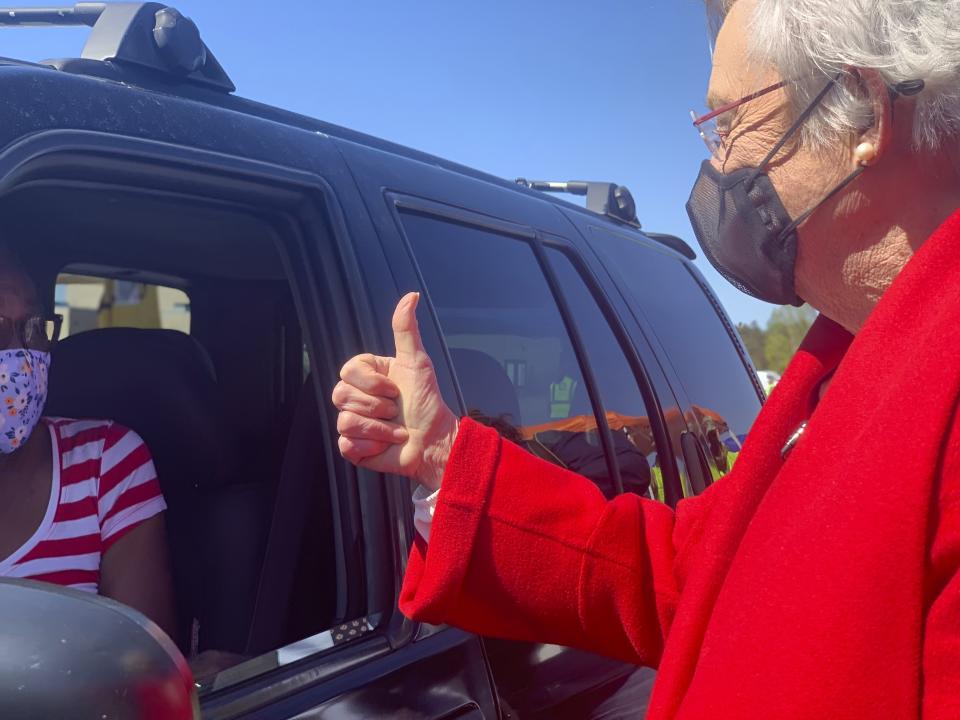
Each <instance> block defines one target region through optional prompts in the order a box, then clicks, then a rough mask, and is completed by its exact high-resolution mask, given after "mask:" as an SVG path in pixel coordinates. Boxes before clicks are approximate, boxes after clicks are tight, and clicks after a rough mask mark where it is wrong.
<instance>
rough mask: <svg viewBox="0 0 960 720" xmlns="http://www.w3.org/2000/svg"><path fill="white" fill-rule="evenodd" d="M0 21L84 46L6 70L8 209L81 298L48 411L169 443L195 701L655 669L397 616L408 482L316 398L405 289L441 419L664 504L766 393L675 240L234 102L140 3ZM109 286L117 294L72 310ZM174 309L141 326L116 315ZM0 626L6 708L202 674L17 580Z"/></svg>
mask: <svg viewBox="0 0 960 720" xmlns="http://www.w3.org/2000/svg"><path fill="white" fill-rule="evenodd" d="M0 24H86V25H89V26H91V28H92V30H91V35H90V39H89V41H88V43H87V46H86V48H85V49H84V53H83V57H81V58H75V59H65V60H56V61H50V62H48V63H44V64H31V63H26V62H19V61H15V60H0V83H2V85H0V87H2V95H3V103H2V105H0V147H2V151H0V218H2V221H3V222H2V227H3V236H4V238H5V239H6V240H8V241H12V242H14V243H15V244H16V246H17V247H18V248H21V249H22V250H23V256H24V257H23V259H24V262H25V264H26V265H27V267H28V269H29V271H30V272H31V274H32V275H33V277H34V278H36V280H37V282H38V284H39V286H40V288H41V290H42V292H43V293H44V297H45V300H46V302H48V303H49V305H50V308H51V310H52V309H54V307H55V306H56V307H57V308H58V309H59V310H60V311H62V312H67V311H69V318H68V327H67V328H66V335H67V336H66V337H65V339H63V340H61V342H60V343H59V344H58V346H57V347H56V348H55V351H54V360H53V366H52V368H53V375H52V377H51V388H50V399H49V403H48V413H49V414H51V415H63V416H69V417H107V418H112V419H114V420H117V421H118V422H122V423H123V424H125V425H128V426H130V427H132V428H134V429H135V430H137V431H138V432H139V433H140V434H141V435H142V436H143V437H144V438H145V439H146V441H147V443H148V444H149V445H150V447H151V449H152V451H153V454H154V457H155V461H156V464H157V468H158V472H159V477H160V481H161V484H162V486H163V490H164V493H165V496H166V499H167V503H168V505H169V511H168V513H167V519H168V533H169V537H170V545H171V555H172V563H173V570H174V580H175V590H176V594H177V609H178V612H179V617H180V620H181V623H180V628H179V633H178V635H177V637H175V638H173V640H174V642H175V643H176V644H177V645H178V646H179V649H180V651H181V652H182V654H183V655H184V656H195V655H197V654H198V653H203V652H209V651H216V652H217V653H218V657H220V658H221V659H222V658H224V657H229V658H230V660H229V662H225V663H223V664H222V666H221V667H219V671H218V672H216V673H213V674H210V675H209V676H206V677H203V678H199V679H198V683H197V686H196V689H197V696H198V697H199V701H198V702H197V701H196V699H195V698H194V699H192V700H191V699H190V698H189V693H188V697H187V700H186V702H187V705H188V706H189V705H190V704H192V705H193V710H190V709H189V708H188V709H187V711H186V713H187V716H189V715H190V713H191V712H196V711H197V710H196V708H197V707H199V712H201V713H202V715H203V717H206V718H224V719H225V718H239V717H243V718H288V717H297V718H321V717H323V718H345V717H358V718H359V717H402V718H494V717H511V718H521V719H529V718H557V717H564V716H579V715H578V713H586V712H587V711H586V710H585V709H584V708H585V707H586V706H587V705H588V704H589V703H590V702H592V700H590V698H596V697H609V696H610V695H612V694H614V693H615V692H616V691H617V689H618V688H619V687H621V685H622V684H623V683H624V682H625V679H627V678H629V677H631V676H635V675H634V674H635V673H637V672H640V673H646V674H648V675H652V671H646V670H642V671H638V670H637V669H636V668H633V667H629V666H624V665H622V664H620V663H616V662H613V661H609V660H606V659H603V658H599V657H595V656H591V655H587V654H585V653H582V652H577V651H573V650H570V649H566V648H561V647H555V646H544V645H537V646H532V645H524V644H518V643H508V642H503V641H497V640H492V639H484V638H480V637H476V636H474V635H471V634H468V633H465V632H462V631H460V630H457V629H453V628H448V627H432V626H427V625H423V624H417V623H414V622H411V621H409V620H407V619H405V618H404V617H403V616H401V615H400V613H399V612H398V611H397V608H396V598H397V594H398V589H399V585H400V581H401V578H402V576H403V572H404V563H405V559H406V553H407V549H408V547H409V546H410V544H411V542H412V539H413V532H414V530H413V526H412V512H411V499H410V493H409V491H408V487H407V486H405V485H403V484H401V483H400V482H398V481H397V480H396V479H385V478H383V477H380V476H378V475H376V474H375V473H372V472H369V471H365V470H358V469H356V468H354V467H352V466H351V465H350V464H348V463H347V462H345V461H343V460H342V459H341V458H340V456H339V454H338V453H337V448H336V436H337V434H336V430H335V420H336V416H335V411H334V409H333V407H332V405H331V404H330V402H329V400H328V398H329V396H330V391H331V389H332V387H333V385H334V384H335V382H336V380H337V374H338V370H339V368H340V366H341V365H342V363H343V362H344V360H345V359H346V358H348V357H350V356H352V355H354V354H356V353H357V352H360V351H373V352H378V353H381V354H389V353H390V352H391V351H392V335H391V329H390V325H389V320H390V317H391V313H392V310H393V307H394V305H395V303H396V301H397V299H398V298H399V297H400V296H401V295H402V294H403V293H405V292H406V291H409V290H420V291H421V292H422V293H423V297H424V300H425V301H424V302H422V303H421V309H422V316H421V325H422V329H423V334H424V340H425V343H426V344H427V348H428V350H429V351H430V354H431V356H432V357H433V358H434V360H435V361H436V365H437V372H438V375H439V379H440V383H441V386H442V390H443V392H444V395H445V397H446V399H447V402H448V403H450V405H451V406H452V407H457V408H459V409H460V411H461V412H462V413H464V414H466V413H470V414H472V415H474V416H475V417H477V418H479V419H481V420H482V421H484V422H488V423H490V424H492V425H494V426H495V427H498V428H499V429H500V430H501V432H503V433H504V434H505V435H506V436H507V437H509V438H510V439H511V440H513V441H514V442H517V443H520V444H523V445H524V446H526V447H527V448H528V449H530V451H531V452H535V453H537V454H538V455H540V456H541V457H543V458H546V459H547V460H549V461H551V462H556V463H559V464H561V465H563V466H565V467H569V468H571V469H574V470H576V471H578V472H581V473H583V474H585V475H587V476H588V477H590V478H591V479H593V480H594V481H595V482H597V483H598V485H599V486H600V487H601V488H602V490H603V491H604V492H605V493H607V495H608V496H614V495H616V494H618V493H623V492H635V493H641V494H645V495H647V496H649V497H651V498H654V499H657V500H660V501H663V502H666V503H668V504H670V505H674V504H675V503H676V502H677V501H678V500H679V499H681V498H682V497H685V496H688V495H691V494H695V493H697V492H700V491H701V490H703V489H704V487H706V486H707V485H708V484H709V483H711V482H713V481H714V480H715V479H716V478H718V477H720V476H722V475H723V474H724V473H725V472H726V471H727V470H729V468H730V466H731V464H732V463H733V462H734V460H735V458H736V453H737V452H738V450H739V447H740V442H741V441H742V439H743V436H744V435H745V434H746V432H747V430H748V428H749V427H750V425H751V423H752V422H753V420H754V418H755V416H756V414H757V412H758V410H759V408H760V405H761V398H762V391H761V390H760V388H759V386H758V384H757V382H756V378H755V373H754V371H753V368H752V366H751V364H750V361H749V359H748V357H747V355H746V353H745V352H744V349H743V347H742V345H741V343H740V341H739V339H738V337H737V335H736V333H735V331H734V329H733V328H732V326H731V324H730V322H729V320H728V318H727V316H726V315H725V313H724V311H723V309H722V308H721V306H720V305H719V303H718V302H717V300H716V298H715V297H714V295H713V293H712V292H711V290H710V288H709V287H708V286H707V284H706V283H705V281H704V280H703V278H702V277H701V275H700V273H699V272H698V271H697V270H696V268H695V267H694V265H693V264H692V263H691V259H692V258H693V257H694V254H693V252H692V251H691V250H690V249H689V248H688V247H687V246H686V245H685V244H684V243H683V242H682V241H680V240H678V239H676V238H672V237H669V236H663V235H657V234H655V233H645V232H643V231H641V229H640V225H639V223H637V222H636V219H635V216H634V213H633V209H632V207H631V205H632V201H631V199H630V196H629V193H627V192H626V190H625V189H624V188H619V187H617V186H615V185H612V184H606V183H571V184H562V183H560V184H558V183H539V182H526V181H522V182H521V181H517V182H508V181H504V180H502V179H499V178H495V177H491V176H488V175H485V174H483V173H480V172H477V171H475V170H471V169H469V168H465V167H461V166H459V165H456V164H454V163H451V162H448V161H445V160H443V159H440V158H436V157H433V156H430V155H426V154H424V153H420V152H417V151H414V150H410V149H407V148H404V147H399V146H397V145H393V144H391V143H388V142H385V141H383V140H378V139H375V138H372V137H368V136H365V135H362V134H360V133H357V132H353V131H350V130H346V129H344V128H340V127H335V126H332V125H329V124H326V123H323V122H320V121H317V120H313V119H310V118H307V117H302V116H299V115H295V114H292V113H288V112H285V111H282V110H278V109H276V108H272V107H266V106H263V105H260V104H257V103H254V102H250V101H248V100H244V99H241V98H239V97H237V96H236V95H234V94H233V90H234V87H233V85H232V83H231V82H230V80H229V79H228V77H227V75H226V74H225V72H224V70H223V69H222V68H221V66H220V65H219V64H218V63H217V61H216V59H215V58H214V56H213V55H212V53H211V52H210V51H209V49H208V48H206V46H205V45H204V44H203V43H202V41H201V40H200V36H199V34H198V32H197V28H196V26H195V25H193V24H192V23H191V22H190V21H189V20H188V19H186V18H184V17H183V16H181V15H180V14H179V13H177V12H176V11H175V10H172V9H170V8H167V7H165V6H163V5H160V4H157V3H118V4H105V3H80V4H78V5H77V6H75V7H73V8H65V9H61V10H15V11H4V12H3V14H2V16H0ZM540 190H566V191H572V192H576V193H580V194H585V195H587V207H586V208H583V207H579V206H577V205H575V204H571V203H567V202H564V201H562V200H559V199H557V198H556V197H555V196H553V195H550V194H547V193H545V192H541V191H540ZM78 278H82V281H81V280H78ZM97 283H100V284H101V285H100V286H101V290H102V289H103V288H104V287H109V288H111V296H110V299H109V302H107V301H106V300H105V299H104V297H103V296H100V298H99V300H97V301H96V302H94V304H93V305H92V306H91V305H87V306H84V305H83V303H82V302H81V301H80V300H76V299H71V298H72V297H73V295H75V294H77V293H80V291H81V290H84V289H85V288H86V289H87V290H89V288H90V287H91V286H96V284H97ZM75 291H76V292H75ZM167 291H169V292H172V293H176V296H177V297H178V298H181V300H180V301H178V302H177V303H173V304H171V305H170V307H168V308H166V309H165V310H164V311H163V313H161V315H162V317H160V319H159V320H158V319H157V317H153V319H152V320H144V317H145V316H144V315H142V314H140V315H138V314H137V313H135V312H131V313H127V314H126V315H124V312H122V311H123V310H124V305H127V306H135V305H136V304H137V303H142V302H143V301H144V300H143V299H144V297H148V296H149V297H153V296H154V295H152V294H151V293H154V294H155V293H157V292H159V293H161V295H162V293H163V292H167ZM81 294H82V293H81ZM78 297H79V295H78ZM161 304H162V303H161ZM108 305H109V306H110V307H109V308H108V309H109V310H110V312H107V311H105V309H104V308H105V307H106V306H108ZM128 309H129V308H128ZM174 312H176V313H179V315H178V318H179V319H178V320H177V321H176V323H173V324H171V322H172V321H171V322H168V320H169V317H172V315H170V314H171V313H174ZM154 315H156V313H154ZM168 316H169V317H168ZM124 318H126V319H124ZM177 323H179V324H177ZM624 542H625V543H629V542H632V538H624ZM0 607H2V608H3V612H2V613H0V616H2V620H0V635H2V636H3V637H4V652H3V653H2V654H3V658H4V659H3V660H2V661H0V707H2V708H3V711H2V714H3V716H4V717H61V716H62V717H87V716H89V717H97V718H99V717H101V716H104V717H107V716H109V717H123V716H127V717H134V716H136V717H174V714H173V713H174V712H175V711H174V710H171V709H167V710H165V711H159V710H156V709H155V706H156V707H159V706H157V705H156V704H157V703H160V706H162V704H163V702H164V701H163V700H162V699H160V700H158V699H157V698H159V697H161V696H162V695H163V692H161V691H158V690H157V687H159V688H161V690H162V688H163V687H164V683H168V686H167V690H169V692H168V695H170V696H171V697H172V696H176V695H177V693H180V695H183V681H184V680H189V678H190V676H189V674H188V673H186V672H185V667H186V666H185V665H184V664H183V658H182V657H181V655H180V653H178V652H177V651H176V649H174V648H173V645H172V644H170V643H169V642H168V641H167V640H166V638H165V637H162V636H161V635H160V634H158V633H159V631H156V630H155V628H153V626H152V625H150V624H149V623H147V622H146V621H145V620H143V619H142V618H141V617H140V616H138V615H136V614H135V613H131V612H128V611H126V610H124V609H123V608H121V607H119V606H117V605H115V604H112V603H110V602H109V601H105V600H100V599H97V598H91V597H89V596H80V595H79V594H78V593H73V592H71V591H67V590H58V589H53V588H49V587H46V586H38V585H35V584H30V583H23V582H18V581H12V580H11V581H4V582H3V583H0ZM54 617H55V618H57V622H51V621H50V619H51V618H54ZM228 653H229V656H228V655H227V654H228ZM71 678H72V679H71ZM178 681H179V682H180V683H181V684H180V686H179V687H180V689H179V690H177V682H178ZM169 683H172V684H169ZM143 687H147V688H151V687H152V688H153V689H154V691H153V692H140V691H137V692H133V691H130V692H128V690H133V689H137V688H139V689H140V690H142V688H143ZM181 700H183V698H182V697H181ZM171 702H172V701H171ZM151 703H153V705H151ZM151 707H154V709H153V710H151V709H150V708H151ZM164 707H166V706H164ZM574 708H579V709H574ZM150 712H154V714H153V715H151V714H150ZM124 713H127V714H126V715H124ZM137 713H141V714H137ZM164 713H166V714H164Z"/></svg>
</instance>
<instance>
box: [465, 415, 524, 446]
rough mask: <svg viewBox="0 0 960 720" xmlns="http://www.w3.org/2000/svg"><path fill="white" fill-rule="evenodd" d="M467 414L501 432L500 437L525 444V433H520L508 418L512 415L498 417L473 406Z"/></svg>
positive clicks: (518, 443)
mask: <svg viewBox="0 0 960 720" xmlns="http://www.w3.org/2000/svg"><path fill="white" fill-rule="evenodd" d="M467 416H468V417H470V419H472V420H476V421H477V422H478V423H480V424H481V425H486V426H487V427H491V428H493V429H494V430H496V431H497V432H498V433H500V437H502V438H503V439H504V440H509V441H510V442H512V443H514V444H515V445H523V435H521V434H520V430H518V429H517V427H516V426H515V425H513V424H512V423H511V422H510V421H509V420H507V418H508V417H510V416H509V415H507V414H504V415H500V416H498V417H492V416H490V415H486V414H484V413H482V412H481V411H480V410H477V409H476V408H472V409H470V410H468V411H467Z"/></svg>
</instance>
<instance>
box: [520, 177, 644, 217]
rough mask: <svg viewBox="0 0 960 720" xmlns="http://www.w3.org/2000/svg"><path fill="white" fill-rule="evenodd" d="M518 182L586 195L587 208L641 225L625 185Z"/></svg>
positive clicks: (546, 189) (555, 190) (543, 181)
mask: <svg viewBox="0 0 960 720" xmlns="http://www.w3.org/2000/svg"><path fill="white" fill-rule="evenodd" d="M516 183H517V185H523V186H524V187H528V188H530V189H531V190H540V191H541V192H558V193H569V194H571V195H586V196H587V210H591V211H593V212H595V213H599V214H600V215H606V216H608V217H612V218H615V219H617V220H620V221H621V222H626V223H630V224H631V225H635V226H636V227H640V221H639V220H637V204H636V203H635V202H634V200H633V195H631V194H630V191H629V190H627V188H625V187H624V186H623V185H617V184H616V183H610V182H589V181H584V180H571V181H568V182H553V181H549V180H526V179H524V178H517V180H516Z"/></svg>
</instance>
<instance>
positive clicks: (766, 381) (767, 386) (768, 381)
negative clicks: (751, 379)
mask: <svg viewBox="0 0 960 720" xmlns="http://www.w3.org/2000/svg"><path fill="white" fill-rule="evenodd" d="M757 377H758V378H760V384H761V385H762V386H763V391H764V392H765V393H766V394H767V395H769V394H770V391H771V390H773V388H774V387H775V386H776V384H777V383H778V382H780V373H778V372H774V371H773V370H757Z"/></svg>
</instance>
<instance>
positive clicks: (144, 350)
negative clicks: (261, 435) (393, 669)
mask: <svg viewBox="0 0 960 720" xmlns="http://www.w3.org/2000/svg"><path fill="white" fill-rule="evenodd" d="M52 355H53V357H52V365H51V376H50V392H49V398H48V401H47V413H48V414H50V415H55V416H62V417H75V418H103V419H109V420H114V421H116V422H118V423H120V424H122V425H125V426H127V427H129V428H131V429H133V430H135V431H136V432H137V433H139V434H140V436H141V437H142V438H143V439H144V441H145V442H146V443H147V445H148V447H149V448H150V452H151V454H152V455H153V459H154V463H155V464H156V467H157V475H158V478H159V481H160V486H161V488H162V490H163V493H164V497H165V499H166V502H167V506H168V510H167V513H166V524H167V533H168V542H169V547H170V557H171V565H172V572H173V580H174V590H175V593H176V610H177V615H178V631H177V637H176V638H175V640H176V642H177V644H178V645H179V646H180V647H181V648H182V649H184V651H185V652H189V651H191V650H192V651H196V650H201V649H206V648H216V649H220V650H230V651H234V652H241V651H242V650H243V648H244V645H245V640H246V633H247V630H248V627H249V622H250V615H251V612H252V606H253V598H254V590H255V587H256V576H257V573H258V571H259V567H260V557H261V554H262V545H263V537H264V525H265V519H264V517H263V516H264V512H263V510H262V506H263V500H262V488H260V486H259V485H257V484H256V483H246V482H242V477H241V475H240V473H239V470H238V468H239V467H240V466H241V464H242V461H243V455H242V452H243V451H242V449H241V448H240V447H238V446H237V444H236V442H235V441H234V440H233V439H232V438H231V436H230V435H229V434H228V432H227V431H226V430H225V428H226V427H227V425H226V423H225V422H224V416H223V412H222V410H221V407H220V404H219V401H218V398H219V393H218V388H217V381H216V374H215V370H214V367H213V364H212V363H211V361H210V358H209V356H208V355H207V353H206V351H205V350H204V348H203V347H202V346H201V345H200V343H199V342H197V341H196V340H195V339H194V338H192V337H190V336H189V335H186V334H184V333H181V332H177V331H174V330H142V329H133V328H103V329H98V330H90V331H87V332H82V333H78V334H77V335H73V336H70V337H68V338H66V339H64V340H63V341H61V342H60V343H58V344H57V345H56V346H55V348H54V351H53V354H52Z"/></svg>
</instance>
